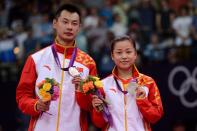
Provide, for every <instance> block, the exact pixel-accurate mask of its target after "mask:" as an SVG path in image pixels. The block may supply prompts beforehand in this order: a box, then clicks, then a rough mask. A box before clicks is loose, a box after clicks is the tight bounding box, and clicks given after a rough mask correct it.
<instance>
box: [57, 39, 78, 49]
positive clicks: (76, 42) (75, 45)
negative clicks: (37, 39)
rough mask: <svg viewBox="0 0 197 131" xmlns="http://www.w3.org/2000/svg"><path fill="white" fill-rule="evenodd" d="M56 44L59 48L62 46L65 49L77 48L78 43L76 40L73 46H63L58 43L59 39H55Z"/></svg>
mask: <svg viewBox="0 0 197 131" xmlns="http://www.w3.org/2000/svg"><path fill="white" fill-rule="evenodd" d="M55 43H56V44H57V45H58V46H61V47H63V48H75V46H76V43H77V42H76V40H75V41H74V45H73V46H65V45H61V44H60V43H58V40H57V38H56V39H55Z"/></svg>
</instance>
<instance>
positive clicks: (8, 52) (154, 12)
mask: <svg viewBox="0 0 197 131" xmlns="http://www.w3.org/2000/svg"><path fill="white" fill-rule="evenodd" d="M66 2H73V3H75V4H78V5H79V6H80V8H81V16H82V20H81V29H80V31H79V33H78V36H77V43H78V44H77V46H78V48H80V49H81V50H83V51H85V52H87V53H88V54H90V55H91V56H92V57H93V58H94V60H95V61H96V63H97V68H98V74H99V76H100V77H105V76H106V75H108V74H110V73H111V70H112V69H113V66H114V63H113V61H112V60H111V57H110V41H111V40H112V39H113V38H114V37H116V36H119V35H125V34H126V35H129V36H131V37H132V38H133V39H134V40H135V41H136V46H137V51H138V58H137V62H136V65H137V66H143V65H150V64H155V63H157V64H163V63H170V64H176V63H178V62H182V61H188V60H190V61H194V60H195V58H196V57H197V42H196V41H197V0H31V1H28V0H0V70H1V72H0V81H1V82H9V81H15V82H17V81H18V79H19V76H20V72H21V69H22V67H23V66H24V63H25V61H26V59H27V57H28V56H29V55H30V54H32V53H34V52H36V51H38V50H39V49H41V48H44V47H46V46H48V45H51V44H52V43H53V41H54V36H55V35H54V34H55V32H54V30H53V27H52V26H53V24H52V20H53V16H54V13H55V11H56V9H57V7H58V6H59V5H61V4H63V3H66Z"/></svg>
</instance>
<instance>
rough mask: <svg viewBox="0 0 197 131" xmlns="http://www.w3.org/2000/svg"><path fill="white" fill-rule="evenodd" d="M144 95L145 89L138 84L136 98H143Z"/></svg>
mask: <svg viewBox="0 0 197 131" xmlns="http://www.w3.org/2000/svg"><path fill="white" fill-rule="evenodd" d="M145 96H146V91H145V90H144V89H143V88H142V87H140V86H138V87H137V88H136V98H145Z"/></svg>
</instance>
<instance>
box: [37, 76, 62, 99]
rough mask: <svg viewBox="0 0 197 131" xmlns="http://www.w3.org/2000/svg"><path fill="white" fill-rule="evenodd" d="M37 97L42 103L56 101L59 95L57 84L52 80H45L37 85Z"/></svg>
mask: <svg viewBox="0 0 197 131" xmlns="http://www.w3.org/2000/svg"><path fill="white" fill-rule="evenodd" d="M37 95H38V96H39V98H40V99H42V100H43V101H55V100H57V99H58V98H59V95H60V88H59V83H57V81H56V80H55V79H54V78H52V79H50V78H45V80H43V81H42V82H40V83H39V84H38V85H37Z"/></svg>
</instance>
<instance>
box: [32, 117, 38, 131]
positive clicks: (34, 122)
mask: <svg viewBox="0 0 197 131" xmlns="http://www.w3.org/2000/svg"><path fill="white" fill-rule="evenodd" d="M37 121H38V119H37V120H35V121H34V124H33V126H32V128H31V130H32V131H33V130H34V128H35V126H36V122H37Z"/></svg>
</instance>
